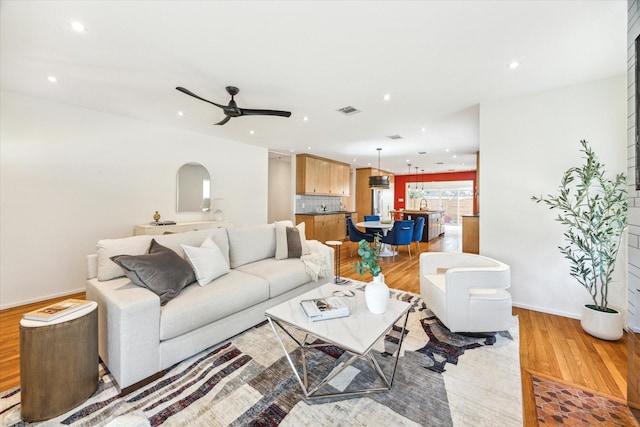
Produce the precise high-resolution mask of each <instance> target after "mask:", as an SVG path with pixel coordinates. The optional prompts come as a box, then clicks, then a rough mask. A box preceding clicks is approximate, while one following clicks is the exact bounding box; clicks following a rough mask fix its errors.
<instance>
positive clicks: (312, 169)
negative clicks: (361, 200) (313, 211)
mask: <svg viewBox="0 0 640 427" xmlns="http://www.w3.org/2000/svg"><path fill="white" fill-rule="evenodd" d="M349 169H350V166H349V165H348V164H346V163H340V162H336V161H333V160H329V159H323V158H321V157H315V156H311V155H309V154H298V155H297V156H296V194H311V195H319V196H320V195H321V196H349Z"/></svg>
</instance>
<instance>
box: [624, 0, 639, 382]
mask: <svg viewBox="0 0 640 427" xmlns="http://www.w3.org/2000/svg"><path fill="white" fill-rule="evenodd" d="M639 7H640V5H639V4H638V1H636V0H632V1H629V11H628V16H629V24H628V25H629V28H628V31H627V59H628V61H627V69H628V72H627V97H628V99H629V102H628V104H627V129H628V132H627V153H628V154H627V157H628V159H629V160H628V167H629V169H628V172H627V176H629V265H628V267H629V277H628V279H629V291H628V294H627V298H628V300H629V303H628V307H627V308H628V312H627V316H628V318H629V322H628V323H629V327H630V328H632V329H633V330H634V331H635V332H636V333H640V191H636V185H635V176H636V109H635V107H636V94H635V93H636V84H637V82H636V75H635V68H636V67H635V62H636V52H635V40H636V37H638V35H640V10H639ZM632 342H633V339H632V338H631V337H629V343H630V345H631V343H632ZM632 368H633V365H629V369H632ZM630 377H631V374H630ZM636 377H637V375H636ZM630 385H631V383H630ZM630 390H631V389H630ZM636 390H637V388H636ZM629 394H631V391H630V392H629Z"/></svg>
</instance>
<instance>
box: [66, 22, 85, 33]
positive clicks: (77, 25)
mask: <svg viewBox="0 0 640 427" xmlns="http://www.w3.org/2000/svg"><path fill="white" fill-rule="evenodd" d="M69 25H70V26H71V29H72V30H73V31H75V32H76V33H84V24H83V23H82V22H78V21H73V22H72V23H71V24H69Z"/></svg>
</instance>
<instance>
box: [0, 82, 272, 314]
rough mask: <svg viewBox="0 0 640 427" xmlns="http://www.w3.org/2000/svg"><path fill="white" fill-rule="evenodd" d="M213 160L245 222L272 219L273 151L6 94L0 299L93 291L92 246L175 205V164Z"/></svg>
mask: <svg viewBox="0 0 640 427" xmlns="http://www.w3.org/2000/svg"><path fill="white" fill-rule="evenodd" d="M187 162H199V163H201V164H202V165H204V166H205V167H206V168H207V169H208V170H209V173H210V175H211V179H212V197H213V198H215V197H222V198H224V199H225V200H226V202H227V205H228V208H227V211H226V212H225V219H230V220H232V221H233V222H234V224H236V225H242V224H257V223H264V222H266V220H267V169H268V153H267V150H266V149H264V148H260V147H255V146H251V145H247V144H242V143H238V142H235V141H229V140H222V139H217V138H215V137H212V136H209V135H203V134H198V133H193V132H188V131H184V130H180V129H176V128H171V127H166V126H160V125H156V124H152V123H148V122H142V121H137V120H131V119H128V118H124V117H120V116H115V115H110V114H105V113H102V112H98V111H93V110H87V109H83V108H77V107H72V106H69V105H64V104H58V103H53V102H49V101H46V100H42V99H37V98H31V97H26V96H22V95H18V94H14V93H9V92H2V93H0V308H6V307H10V306H15V305H19V304H24V303H27V302H31V301H36V300H42V299H46V298H50V297H53V296H58V295H64V294H69V293H73V292H77V291H82V290H84V279H85V255H86V254H89V253H94V252H95V246H96V242H97V241H98V240H99V239H101V238H115V237H123V236H129V235H132V233H133V227H134V225H135V224H142V223H148V222H150V221H152V216H153V213H154V212H155V211H156V210H157V211H159V212H160V214H161V215H162V219H165V220H175V221H185V220H201V219H212V218H209V217H207V215H211V214H203V213H193V214H177V213H176V173H177V171H178V168H179V167H180V166H181V165H182V164H183V163H187Z"/></svg>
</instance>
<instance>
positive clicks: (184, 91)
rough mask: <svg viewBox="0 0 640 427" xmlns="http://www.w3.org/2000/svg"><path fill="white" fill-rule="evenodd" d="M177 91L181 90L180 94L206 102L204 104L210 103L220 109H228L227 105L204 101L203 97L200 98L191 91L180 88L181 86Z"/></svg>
mask: <svg viewBox="0 0 640 427" xmlns="http://www.w3.org/2000/svg"><path fill="white" fill-rule="evenodd" d="M176 89H177V90H179V91H180V92H182V93H184V94H187V95H189V96H193V97H194V98H196V99H199V100H200V101H204V102H208V103H209V104H213V105H215V106H216V107H220V108H224V107H226V105H220V104H216V103H215V102H213V101H209V100H208V99H204V98H202V97H200V96H198V95H196V94H195V93H193V92H191V91H190V90H189V89H185V88H183V87H180V86H178V87H177V88H176Z"/></svg>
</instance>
